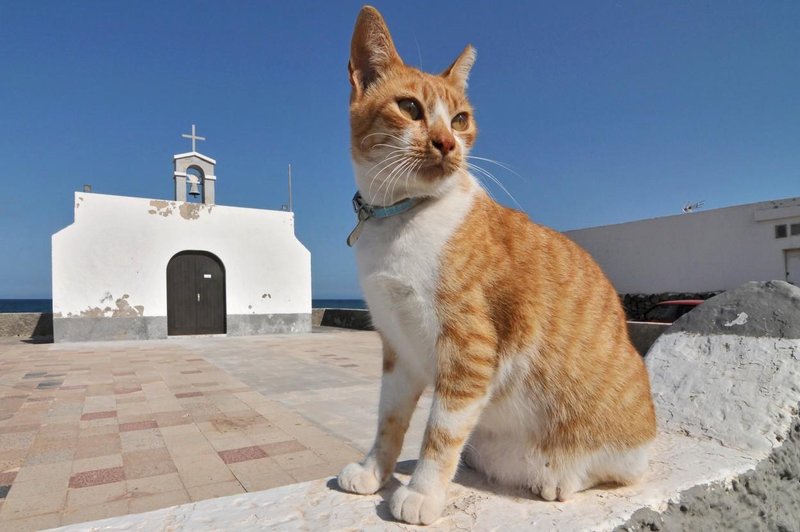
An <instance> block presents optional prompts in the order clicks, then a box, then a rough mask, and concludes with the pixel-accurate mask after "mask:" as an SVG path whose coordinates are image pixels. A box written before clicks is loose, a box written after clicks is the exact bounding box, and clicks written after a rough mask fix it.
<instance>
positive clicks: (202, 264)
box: [167, 251, 225, 335]
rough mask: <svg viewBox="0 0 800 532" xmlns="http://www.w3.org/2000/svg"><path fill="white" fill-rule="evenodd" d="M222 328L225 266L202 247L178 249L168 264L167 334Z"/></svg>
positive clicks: (201, 331)
mask: <svg viewBox="0 0 800 532" xmlns="http://www.w3.org/2000/svg"><path fill="white" fill-rule="evenodd" d="M224 332H225V269H224V267H223V266H222V263H221V262H220V260H219V259H218V258H216V257H215V256H213V255H211V254H210V253H205V252H202V251H183V252H181V253H178V254H177V255H175V256H174V257H172V259H171V260H170V261H169V264H168V265H167V334H169V335H181V334H220V333H224Z"/></svg>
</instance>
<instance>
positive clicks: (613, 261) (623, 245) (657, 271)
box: [565, 198, 800, 294]
mask: <svg viewBox="0 0 800 532" xmlns="http://www.w3.org/2000/svg"><path fill="white" fill-rule="evenodd" d="M565 234H566V235H567V236H568V237H570V238H571V239H573V240H574V241H575V242H577V243H578V244H580V245H581V246H583V247H584V248H586V250H587V251H589V253H591V254H592V256H593V257H594V258H595V259H596V260H597V262H598V263H600V266H602V268H603V270H604V271H605V272H606V274H607V275H608V276H609V277H610V278H611V281H612V282H613V283H614V287H615V288H616V289H617V292H619V293H621V294H658V293H663V292H713V291H722V290H728V289H730V288H734V287H736V286H738V285H740V284H742V283H744V282H747V281H769V280H775V279H778V280H785V281H789V282H791V283H793V284H795V285H800V198H787V199H782V200H775V201H765V202H761V203H751V204H748V205H737V206H735V207H726V208H722V209H713V210H707V211H696V212H692V213H687V214H679V215H676V216H666V217H663V218H654V219H651V220H641V221H636V222H629V223H623V224H617V225H608V226H603V227H593V228H590V229H579V230H576V231H567V232H566V233H565Z"/></svg>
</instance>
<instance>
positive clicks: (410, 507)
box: [389, 486, 445, 525]
mask: <svg viewBox="0 0 800 532" xmlns="http://www.w3.org/2000/svg"><path fill="white" fill-rule="evenodd" d="M444 502H445V497H444V494H441V495H436V494H433V495H431V494H428V495H426V494H424V493H420V492H418V491H416V490H414V489H413V488H409V487H408V486H400V488H398V489H397V491H395V492H394V495H392V501H391V502H390V503H389V506H390V508H391V509H392V515H394V518H395V519H399V520H401V521H405V522H406V523H409V524H412V525H429V524H431V523H433V522H434V521H436V520H437V519H438V518H439V516H440V515H442V510H444Z"/></svg>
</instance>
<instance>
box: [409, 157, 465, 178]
mask: <svg viewBox="0 0 800 532" xmlns="http://www.w3.org/2000/svg"><path fill="white" fill-rule="evenodd" d="M456 170H458V164H457V163H456V162H455V161H453V160H452V159H450V158H449V157H445V158H441V159H439V160H434V161H431V162H430V163H428V164H425V165H423V166H422V167H421V168H420V169H419V170H418V171H417V175H418V176H419V177H421V178H422V179H425V180H427V181H433V180H436V179H441V178H443V177H447V176H449V175H451V174H453V173H455V171H456Z"/></svg>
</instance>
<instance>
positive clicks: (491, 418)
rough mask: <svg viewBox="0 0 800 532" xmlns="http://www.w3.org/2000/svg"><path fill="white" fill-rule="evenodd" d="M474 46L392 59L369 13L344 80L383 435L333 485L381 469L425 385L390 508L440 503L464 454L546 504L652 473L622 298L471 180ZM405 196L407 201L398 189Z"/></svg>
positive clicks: (384, 32)
mask: <svg viewBox="0 0 800 532" xmlns="http://www.w3.org/2000/svg"><path fill="white" fill-rule="evenodd" d="M474 61H475V51H474V49H473V48H472V47H471V46H467V48H466V49H465V50H464V51H463V52H462V53H461V55H460V56H459V57H458V58H457V59H456V60H455V62H454V63H453V64H452V65H451V66H450V67H449V68H448V69H447V70H445V71H444V72H443V73H442V74H439V75H432V74H427V73H423V72H421V71H419V70H417V69H415V68H412V67H409V66H407V65H405V64H404V63H403V61H402V60H401V59H400V57H399V56H398V54H397V51H396V50H395V47H394V44H393V42H392V39H391V36H390V35H389V31H388V29H387V27H386V24H385V23H384V21H383V18H382V17H381V15H380V13H378V11H377V10H375V9H374V8H371V7H364V8H363V9H362V10H361V12H360V14H359V16H358V20H357V21H356V26H355V30H354V34H353V40H352V46H351V57H350V64H349V77H350V83H351V85H352V93H351V98H350V118H351V127H352V139H351V140H352V157H353V162H354V168H355V174H356V183H357V186H358V190H359V192H360V195H361V200H360V201H361V204H365V205H367V209H366V211H365V212H370V213H371V212H378V211H381V210H385V209H383V208H384V207H387V206H396V205H401V206H402V208H399V207H398V208H394V207H390V209H389V210H390V211H391V212H389V214H387V215H386V217H378V216H373V217H370V216H364V217H363V218H360V220H361V221H360V222H359V227H358V229H357V231H355V232H354V235H353V236H352V237H351V240H355V243H354V246H355V250H356V255H357V260H358V268H359V278H360V281H361V285H362V288H363V291H364V296H365V298H366V300H367V303H368V305H369V309H370V312H371V314H372V319H373V323H374V325H375V327H376V329H377V330H378V331H379V332H380V334H381V338H382V340H383V376H382V380H381V395H380V415H379V422H378V432H377V435H376V437H375V443H374V446H373V448H372V450H371V451H370V452H369V454H368V455H367V456H366V457H365V458H364V460H363V461H362V462H360V463H352V464H349V465H348V466H346V467H345V468H344V469H343V470H342V472H341V473H340V474H339V478H338V482H339V486H340V487H341V488H342V489H344V490H347V491H350V492H353V493H363V494H366V493H374V492H376V491H377V490H378V489H380V488H381V486H383V485H384V483H385V482H386V481H387V480H388V479H389V478H390V477H391V475H392V472H393V471H394V467H395V462H396V460H397V457H398V455H399V453H400V450H401V448H402V443H403V437H404V434H405V432H406V429H407V428H408V424H409V420H410V417H411V414H412V412H413V411H414V408H415V406H416V404H417V400H418V399H419V396H420V394H421V393H422V392H423V390H424V389H425V388H426V387H427V386H433V388H434V397H433V404H432V406H431V411H430V417H429V419H428V423H427V428H426V431H425V435H424V440H423V443H422V449H421V451H420V456H419V460H418V461H417V465H416V468H415V470H414V473H413V475H412V477H411V480H410V482H409V483H408V485H407V486H402V487H400V488H399V489H398V490H397V491H396V492H395V493H394V494H393V495H392V497H391V500H390V508H391V511H392V513H393V514H394V516H395V517H396V518H397V519H401V520H403V521H406V522H408V523H413V524H417V523H422V524H428V523H431V522H433V521H434V520H436V519H437V518H438V517H439V516H440V515H441V513H442V510H443V509H444V507H445V503H446V496H447V488H448V485H449V483H450V481H451V479H452V478H453V476H454V474H455V471H456V468H457V467H458V464H459V459H460V457H461V453H462V450H466V451H465V459H466V461H467V463H469V464H470V465H472V466H474V467H475V468H476V469H478V470H479V471H482V472H483V473H485V474H486V475H487V476H488V477H490V478H492V479H495V480H497V481H499V482H502V483H506V484H509V485H518V486H525V487H527V488H530V489H531V490H532V492H533V493H534V494H538V495H539V496H541V497H542V498H543V499H546V500H548V501H550V500H554V499H558V500H565V499H567V498H568V497H570V496H571V495H573V494H574V493H575V492H577V491H580V490H584V489H587V488H589V487H592V486H594V485H596V484H598V483H603V482H614V483H620V484H626V483H630V482H632V481H634V480H636V479H637V478H638V477H640V476H641V475H642V474H643V473H644V472H645V470H646V468H647V449H648V444H649V443H650V442H651V441H652V440H653V438H654V437H655V432H656V428H655V414H654V411H653V404H652V399H651V396H650V384H649V381H648V376H647V371H646V369H645V366H644V364H643V362H642V360H641V357H640V356H639V355H638V353H637V352H636V350H635V349H634V348H633V346H632V345H631V343H630V340H629V338H628V333H627V328H626V323H625V316H624V313H623V310H622V308H621V306H620V303H619V300H618V297H617V294H616V293H615V291H614V289H613V287H612V286H611V284H610V283H609V281H608V280H607V279H606V277H605V276H604V275H603V273H602V271H601V270H600V268H599V267H598V266H597V264H596V263H595V262H594V261H593V260H592V258H591V257H590V256H589V255H588V254H587V253H586V252H585V251H584V250H582V249H581V248H580V247H578V246H577V245H576V244H574V243H573V242H572V241H570V240H569V239H567V238H566V237H564V236H562V235H561V234H559V233H557V232H555V231H552V230H550V229H547V228H545V227H542V226H539V225H536V224H534V223H532V222H531V221H530V220H529V219H528V218H527V217H526V216H525V215H524V214H523V213H521V212H518V211H515V210H512V209H508V208H505V207H502V206H500V205H498V204H497V203H495V202H494V201H493V200H492V199H490V198H489V197H488V195H487V193H486V192H485V191H484V190H483V189H482V188H481V186H480V185H479V184H478V182H477V180H476V179H475V178H474V177H473V176H472V175H470V173H469V171H468V166H467V154H468V152H469V149H470V148H471V147H472V145H473V143H474V142H475V136H476V126H475V120H474V117H473V112H472V108H471V107H470V104H469V102H468V101H467V97H466V95H465V89H466V85H467V77H468V75H469V72H470V68H471V67H472V64H473V62H474ZM409 200H410V201H409Z"/></svg>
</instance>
